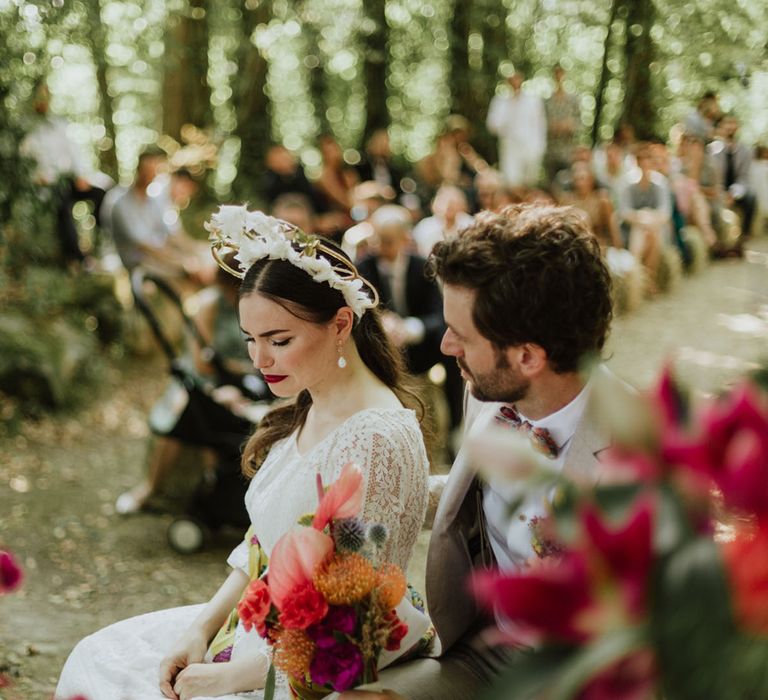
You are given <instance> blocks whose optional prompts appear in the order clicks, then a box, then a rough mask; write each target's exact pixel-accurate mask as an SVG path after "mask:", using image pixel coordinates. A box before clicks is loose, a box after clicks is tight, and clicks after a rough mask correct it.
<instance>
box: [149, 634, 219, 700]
mask: <svg viewBox="0 0 768 700" xmlns="http://www.w3.org/2000/svg"><path fill="white" fill-rule="evenodd" d="M207 649H208V640H207V639H206V638H205V636H204V635H202V634H199V635H198V634H189V633H187V634H186V635H185V636H184V638H183V639H181V640H179V642H178V643H177V644H176V646H175V647H174V648H173V649H172V650H171V652H170V653H169V654H168V656H166V657H165V658H164V659H163V660H162V662H161V663H160V691H161V692H162V693H163V695H165V697H167V698H171V700H179V696H178V695H177V694H176V693H175V692H174V689H173V684H174V681H175V679H176V678H177V676H178V675H179V672H180V671H183V670H184V669H185V668H187V667H188V666H190V664H197V663H199V662H200V661H202V660H203V657H204V656H205V652H206V651H207Z"/></svg>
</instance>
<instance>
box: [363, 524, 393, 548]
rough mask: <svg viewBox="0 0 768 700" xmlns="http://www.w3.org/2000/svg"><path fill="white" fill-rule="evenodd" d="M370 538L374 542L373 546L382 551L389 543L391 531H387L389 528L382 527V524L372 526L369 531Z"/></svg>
mask: <svg viewBox="0 0 768 700" xmlns="http://www.w3.org/2000/svg"><path fill="white" fill-rule="evenodd" d="M368 538H369V539H370V540H371V542H373V544H375V545H376V546H377V547H378V548H379V549H381V548H382V547H383V546H384V545H385V544H386V543H387V539H389V531H388V530H387V526H386V525H382V524H381V523H376V524H375V525H371V527H370V528H369V530H368Z"/></svg>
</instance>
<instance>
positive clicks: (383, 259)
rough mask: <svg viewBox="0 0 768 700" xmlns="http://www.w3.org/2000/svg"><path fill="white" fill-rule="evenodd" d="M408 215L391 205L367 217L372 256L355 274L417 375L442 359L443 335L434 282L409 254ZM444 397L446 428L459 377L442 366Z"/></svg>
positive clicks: (454, 414) (457, 405) (456, 410)
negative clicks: (375, 299) (372, 294)
mask: <svg viewBox="0 0 768 700" xmlns="http://www.w3.org/2000/svg"><path fill="white" fill-rule="evenodd" d="M412 221H413V220H412V217H411V213H410V212H409V211H408V210H407V209H406V208H405V207H401V206H398V205H394V204H387V205H384V206H382V207H379V209H377V210H376V211H375V212H374V213H373V215H372V216H371V219H370V223H371V225H372V226H373V230H374V251H375V252H374V253H373V254H372V255H370V256H368V257H367V258H365V259H363V260H362V261H361V262H360V264H359V265H358V271H359V272H360V274H361V275H362V276H363V277H364V278H365V279H367V280H368V281H369V282H370V283H371V284H372V285H373V286H374V287H376V289H377V290H378V292H379V296H380V298H381V307H382V310H383V311H384V314H383V318H382V322H383V325H384V330H385V331H386V332H387V335H388V336H389V338H390V340H391V341H392V342H393V344H394V345H395V346H397V347H399V348H402V349H403V351H404V353H405V358H406V367H407V368H408V370H409V371H410V372H412V373H413V374H415V375H422V374H424V373H426V372H427V371H428V370H429V369H430V368H432V367H433V366H434V365H436V364H438V363H444V361H445V358H444V357H443V355H442V354H441V353H440V338H441V337H442V334H443V332H444V331H445V323H444V322H443V301H442V296H441V295H440V289H439V288H438V286H437V283H436V282H435V281H434V280H430V279H427V277H426V276H425V274H424V268H425V265H426V260H424V258H422V257H420V256H418V255H414V254H413V253H411V252H409V250H410V247H411V228H412V226H413V223H412ZM445 369H446V374H447V375H448V377H447V379H446V384H445V391H446V394H447V396H446V398H447V400H448V405H449V409H450V411H451V427H455V426H456V425H458V424H459V422H460V421H461V395H462V392H463V389H462V386H461V378H460V377H459V373H458V371H457V369H456V365H455V363H453V362H445Z"/></svg>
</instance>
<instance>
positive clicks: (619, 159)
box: [593, 141, 635, 208]
mask: <svg viewBox="0 0 768 700" xmlns="http://www.w3.org/2000/svg"><path fill="white" fill-rule="evenodd" d="M634 166H635V159H634V157H631V158H627V156H626V155H625V153H624V149H622V147H621V145H620V144H619V143H617V142H616V141H607V142H606V143H604V144H603V145H602V146H601V147H600V148H598V149H596V150H595V152H594V155H593V168H594V173H595V177H596V178H597V180H598V182H600V183H601V185H602V186H603V187H605V188H606V189H607V190H608V193H609V194H610V196H611V200H612V201H613V206H614V208H615V207H618V206H619V202H620V200H621V192H622V190H623V189H624V188H625V187H626V186H627V185H628V184H629V183H628V182H627V180H628V176H629V172H630V170H632V168H633V167H634Z"/></svg>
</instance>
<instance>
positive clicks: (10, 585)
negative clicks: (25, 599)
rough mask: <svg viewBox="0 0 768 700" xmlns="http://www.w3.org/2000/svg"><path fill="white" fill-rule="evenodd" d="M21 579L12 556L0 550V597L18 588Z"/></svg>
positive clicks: (17, 566)
mask: <svg viewBox="0 0 768 700" xmlns="http://www.w3.org/2000/svg"><path fill="white" fill-rule="evenodd" d="M22 578H23V576H22V573H21V568H20V567H19V565H18V564H17V563H16V560H15V559H14V558H13V555H12V554H11V553H10V552H4V551H3V550H1V549H0V595H2V594H3V593H10V592H11V591H13V590H15V589H16V588H18V587H19V586H20V585H21V579H22Z"/></svg>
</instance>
